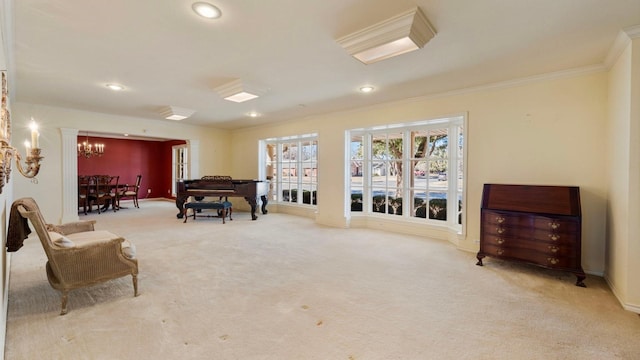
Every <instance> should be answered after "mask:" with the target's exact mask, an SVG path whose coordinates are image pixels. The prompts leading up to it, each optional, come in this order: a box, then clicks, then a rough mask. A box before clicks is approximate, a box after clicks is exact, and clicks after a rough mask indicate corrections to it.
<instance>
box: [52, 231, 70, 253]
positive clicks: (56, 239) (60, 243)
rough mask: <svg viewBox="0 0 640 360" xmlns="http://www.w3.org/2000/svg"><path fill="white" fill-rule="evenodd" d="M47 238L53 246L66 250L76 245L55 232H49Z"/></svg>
mask: <svg viewBox="0 0 640 360" xmlns="http://www.w3.org/2000/svg"><path fill="white" fill-rule="evenodd" d="M49 237H50V238H51V242H53V245H55V246H57V247H60V248H66V249H68V248H72V247H74V246H76V244H75V243H74V242H73V241H71V240H70V239H69V238H68V237H66V236H64V235H62V234H60V233H57V232H55V231H49Z"/></svg>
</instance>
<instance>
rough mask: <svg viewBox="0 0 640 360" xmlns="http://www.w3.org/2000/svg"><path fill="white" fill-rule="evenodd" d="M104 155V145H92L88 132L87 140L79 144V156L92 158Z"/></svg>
mask: <svg viewBox="0 0 640 360" xmlns="http://www.w3.org/2000/svg"><path fill="white" fill-rule="evenodd" d="M103 154H104V144H98V143H96V144H93V145H92V144H90V143H89V132H87V139H86V140H85V141H83V142H82V143H78V156H84V157H85V158H87V159H88V158H90V157H92V156H102V155H103Z"/></svg>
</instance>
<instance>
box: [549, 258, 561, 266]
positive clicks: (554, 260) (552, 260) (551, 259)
mask: <svg viewBox="0 0 640 360" xmlns="http://www.w3.org/2000/svg"><path fill="white" fill-rule="evenodd" d="M547 260H548V261H549V262H550V263H551V264H552V265H556V264H558V263H559V262H560V260H558V259H557V258H547Z"/></svg>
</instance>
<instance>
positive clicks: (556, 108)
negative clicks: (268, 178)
mask: <svg viewBox="0 0 640 360" xmlns="http://www.w3.org/2000/svg"><path fill="white" fill-rule="evenodd" d="M556 75H558V74H556ZM606 91H607V76H606V73H605V72H604V71H600V72H591V73H587V74H572V75H571V76H565V77H563V76H559V75H558V76H557V77H554V78H553V79H550V80H546V81H540V80H538V81H532V82H523V83H522V84H520V85H514V84H511V85H510V86H496V87H487V88H485V89H476V91H467V92H465V93H460V94H451V95H449V96H440V97H432V98H429V97H425V98H418V99H411V100H406V101H401V102H396V103H390V104H382V105H379V106H375V107H371V108H364V109H356V110H352V111H347V112H340V113H334V114H326V115H322V116H317V117H311V118H306V119H298V120H297V121H295V122H288V123H282V124H276V125H271V126H263V127H259V128H252V129H242V130H237V131H234V132H233V141H232V143H231V146H232V149H233V151H232V154H233V159H234V160H233V161H232V168H233V171H232V173H234V174H238V175H241V176H242V177H247V178H254V177H255V176H256V174H257V171H258V170H257V169H258V159H257V157H256V155H255V153H254V154H252V152H253V151H254V149H255V148H256V144H257V142H258V140H260V139H264V138H267V137H279V136H286V135H295V134H306V133H310V132H317V133H318V137H319V139H318V147H319V161H318V170H319V184H318V198H319V201H318V211H317V214H316V221H317V222H318V223H321V224H325V225H330V226H339V227H348V226H349V214H348V213H347V214H345V213H344V212H343V209H344V207H345V206H344V204H345V182H344V176H345V167H344V159H345V157H346V154H345V151H346V149H345V139H344V134H345V130H349V129H354V128H360V127H369V126H374V125H380V124H390V123H401V122H409V121H415V120H424V119H431V118H437V117H442V116H446V115H450V114H460V113H465V112H466V113H467V114H468V131H467V141H466V144H467V146H468V159H467V161H468V173H467V180H468V185H467V192H468V193H467V213H466V215H467V232H466V235H464V236H462V238H461V239H460V240H459V241H457V242H456V241H454V242H456V245H457V246H458V247H459V248H461V249H465V250H469V251H477V250H478V244H477V240H478V239H479V237H480V200H481V195H482V185H483V184H484V183H491V182H496V183H520V184H541V185H575V186H579V187H580V192H581V200H582V213H583V229H582V230H583V232H582V234H583V238H582V244H583V247H582V265H583V267H584V268H585V271H587V272H589V273H594V274H599V275H602V274H603V271H604V245H605V243H604V237H605V227H606V220H605V215H606V192H607V187H606V174H605V171H604V169H605V153H606V142H605V137H604V131H605V119H606V101H607V94H606ZM247 149H250V150H247ZM370 226H374V227H379V228H385V229H388V230H391V231H400V232H404V231H405V228H406V227H407V224H406V223H404V224H403V223H400V222H395V223H394V222H392V221H390V222H384V223H379V224H373V225H370ZM412 231H414V230H412ZM422 233H423V234H426V235H425V237H426V236H427V235H428V236H429V237H437V236H438V235H437V234H438V232H437V231H436V232H434V231H432V230H431V229H430V228H429V227H428V226H423V227H422Z"/></svg>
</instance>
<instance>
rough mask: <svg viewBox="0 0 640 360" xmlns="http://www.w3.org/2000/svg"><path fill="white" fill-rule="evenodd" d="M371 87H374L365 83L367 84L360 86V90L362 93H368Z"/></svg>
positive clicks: (371, 89)
mask: <svg viewBox="0 0 640 360" xmlns="http://www.w3.org/2000/svg"><path fill="white" fill-rule="evenodd" d="M373 89H374V88H373V86H369V85H367V86H363V87H361V88H360V91H361V92H363V93H370V92H372V91H373Z"/></svg>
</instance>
